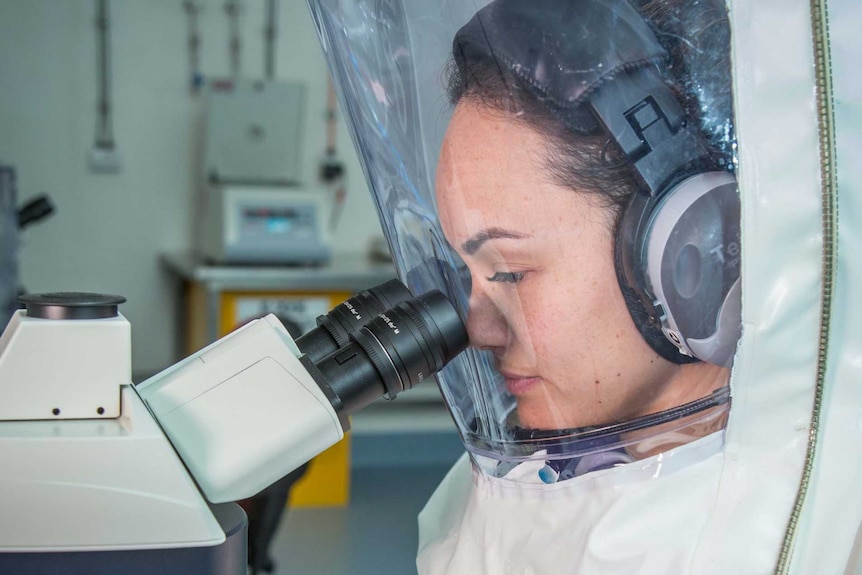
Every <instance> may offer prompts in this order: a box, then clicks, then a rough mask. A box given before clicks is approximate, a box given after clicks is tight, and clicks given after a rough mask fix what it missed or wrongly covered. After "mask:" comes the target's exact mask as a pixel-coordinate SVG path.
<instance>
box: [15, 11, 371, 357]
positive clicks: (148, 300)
mask: <svg viewBox="0 0 862 575" xmlns="http://www.w3.org/2000/svg"><path fill="white" fill-rule="evenodd" d="M203 4H204V7H205V8H204V13H203V15H202V17H201V21H200V26H201V27H200V30H201V36H202V47H201V49H202V53H201V58H202V66H201V68H202V71H203V73H204V74H205V75H206V76H208V77H216V76H227V75H228V71H229V55H228V20H227V16H226V15H225V12H224V9H223V6H224V0H204V1H203ZM279 8H280V19H279V23H278V26H279V37H278V53H277V58H276V62H277V74H276V75H277V77H279V78H285V79H295V80H301V81H303V82H305V83H306V84H307V86H308V89H309V92H308V96H309V98H308V104H307V113H308V124H307V126H306V132H305V143H306V146H305V160H304V161H305V173H304V175H305V180H306V181H312V180H313V178H314V177H315V174H316V170H317V161H318V160H319V158H320V157H321V156H322V154H323V149H324V128H325V124H324V111H325V102H326V77H327V71H326V66H325V62H324V59H323V54H322V51H321V49H320V46H319V44H318V40H317V36H316V33H315V31H314V28H313V26H312V24H311V19H310V16H309V14H308V10H307V8H306V6H305V0H280V1H279ZM264 10H265V2H264V0H246V2H245V10H244V13H243V20H242V29H243V33H242V40H243V47H242V74H243V75H244V76H251V77H261V76H262V75H263V69H264V68H263V66H264V64H263V36H262V31H263V26H264ZM94 17H95V0H26V1H25V0H0V161H2V162H3V163H6V164H11V165H13V166H15V167H16V169H17V170H18V178H19V194H20V199H21V200H25V199H27V198H28V197H30V196H33V195H35V194H37V193H40V192H48V193H49V194H50V195H51V197H52V199H53V200H54V203H55V204H56V206H57V212H56V214H55V215H54V216H53V217H52V218H51V219H50V220H46V221H45V222H44V223H42V224H39V225H38V226H34V227H33V228H31V229H30V230H28V232H27V233H26V234H25V236H24V237H23V238H22V243H23V245H22V251H21V276H22V277H21V279H22V282H23V283H24V285H25V287H26V288H27V290H28V291H31V292H39V291H42V292H44V291H73V290H77V291H97V292H103V293H117V294H121V295H124V296H126V297H127V298H128V300H129V301H128V303H126V304H124V305H123V306H122V308H121V309H122V311H123V313H124V314H125V315H126V317H128V318H129V320H130V321H131V323H132V337H133V367H134V369H135V370H136V371H142V372H145V371H151V370H157V369H160V368H162V367H164V366H166V365H168V364H169V363H171V362H172V361H173V360H174V359H175V358H174V351H175V349H176V343H177V342H176V341H175V322H177V321H178V318H179V317H180V316H181V310H179V309H178V302H177V301H175V300H176V295H177V294H176V292H175V290H174V284H173V283H172V281H171V279H170V276H169V275H168V274H167V273H166V272H165V270H164V269H163V268H162V266H161V265H160V264H159V261H158V258H159V254H161V253H163V252H166V251H183V250H188V249H190V246H191V241H192V221H193V212H194V205H193V201H192V199H193V197H194V196H193V189H192V187H193V185H194V182H195V181H196V177H197V176H196V174H195V172H194V168H195V166H197V165H198V162H199V160H198V158H199V150H198V146H199V141H200V133H199V125H200V122H201V108H202V101H201V100H200V98H196V97H193V96H191V95H190V93H189V89H188V86H189V63H188V62H189V59H188V52H187V41H188V37H187V20H186V15H185V12H184V10H183V7H182V0H146V1H145V0H111V25H112V37H111V43H112V54H111V57H112V66H113V72H112V75H113V78H112V95H113V101H114V136H115V139H116V142H117V145H118V148H119V149H120V150H121V153H122V154H123V164H124V165H123V170H122V172H121V173H119V174H117V175H99V174H93V173H91V172H89V170H88V168H87V163H86V156H87V151H88V150H89V149H90V148H91V147H92V144H93V139H94V132H95V122H96V97H97V92H96V43H95V40H96V37H95V28H94ZM339 146H340V152H341V156H342V158H343V159H344V160H345V161H346V164H347V174H348V181H347V184H348V196H347V205H346V206H345V212H346V213H351V214H353V217H351V218H343V219H342V220H341V222H340V225H339V229H338V230H337V232H336V234H335V250H336V251H337V252H342V253H343V252H352V251H355V250H361V249H364V248H365V247H366V246H367V244H368V242H369V241H370V238H371V237H373V236H375V235H379V234H380V227H379V223H378V221H377V216H376V212H375V209H374V207H373V204H372V202H371V199H370V196H369V194H368V192H367V190H366V187H365V183H364V181H363V177H362V174H361V170H360V167H359V163H358V160H357V159H356V155H355V152H354V151H353V148H352V145H351V143H350V139H349V137H348V135H347V133H346V129H345V127H344V124H343V122H342V123H340V124H339Z"/></svg>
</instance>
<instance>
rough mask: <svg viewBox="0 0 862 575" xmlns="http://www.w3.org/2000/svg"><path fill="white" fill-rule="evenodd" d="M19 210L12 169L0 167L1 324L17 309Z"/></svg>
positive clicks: (4, 323)
mask: <svg viewBox="0 0 862 575" xmlns="http://www.w3.org/2000/svg"><path fill="white" fill-rule="evenodd" d="M17 298H18V210H17V204H16V190H15V170H13V169H12V168H11V167H8V166H3V165H0V325H6V322H7V321H9V318H10V317H11V316H12V313H13V312H14V311H15V310H16V309H17V308H18V301H17Z"/></svg>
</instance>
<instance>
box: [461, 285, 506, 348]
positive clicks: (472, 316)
mask: <svg viewBox="0 0 862 575" xmlns="http://www.w3.org/2000/svg"><path fill="white" fill-rule="evenodd" d="M477 285H481V284H480V283H479V282H476V281H475V278H474V281H473V286H472V290H471V291H470V308H469V310H468V314H467V334H468V335H469V336H470V345H472V346H473V347H475V348H478V349H484V350H489V351H495V350H497V351H502V350H503V349H505V347H506V342H507V341H508V332H509V328H508V323H507V322H506V319H505V316H504V315H503V313H502V312H501V310H500V308H499V307H498V306H497V304H496V303H494V301H493V300H492V299H491V298H490V297H489V296H488V294H487V293H486V292H485V291H484V290H482V289H481V288H480V287H477Z"/></svg>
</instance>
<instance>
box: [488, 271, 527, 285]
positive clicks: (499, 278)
mask: <svg viewBox="0 0 862 575" xmlns="http://www.w3.org/2000/svg"><path fill="white" fill-rule="evenodd" d="M525 275H527V274H526V272H497V273H495V274H494V275H492V276H491V277H489V278H485V279H487V280H488V281H489V282H500V283H509V284H516V283H518V282H519V281H521V280H522V279H524V276H525Z"/></svg>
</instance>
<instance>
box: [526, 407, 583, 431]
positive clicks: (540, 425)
mask: <svg viewBox="0 0 862 575" xmlns="http://www.w3.org/2000/svg"><path fill="white" fill-rule="evenodd" d="M518 420H519V421H520V424H521V426H522V427H525V428H528V429H566V428H569V427H576V425H573V423H572V421H571V418H565V417H562V414H560V413H553V412H551V411H550V410H548V409H547V408H543V407H541V406H534V405H530V402H519V403H518Z"/></svg>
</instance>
